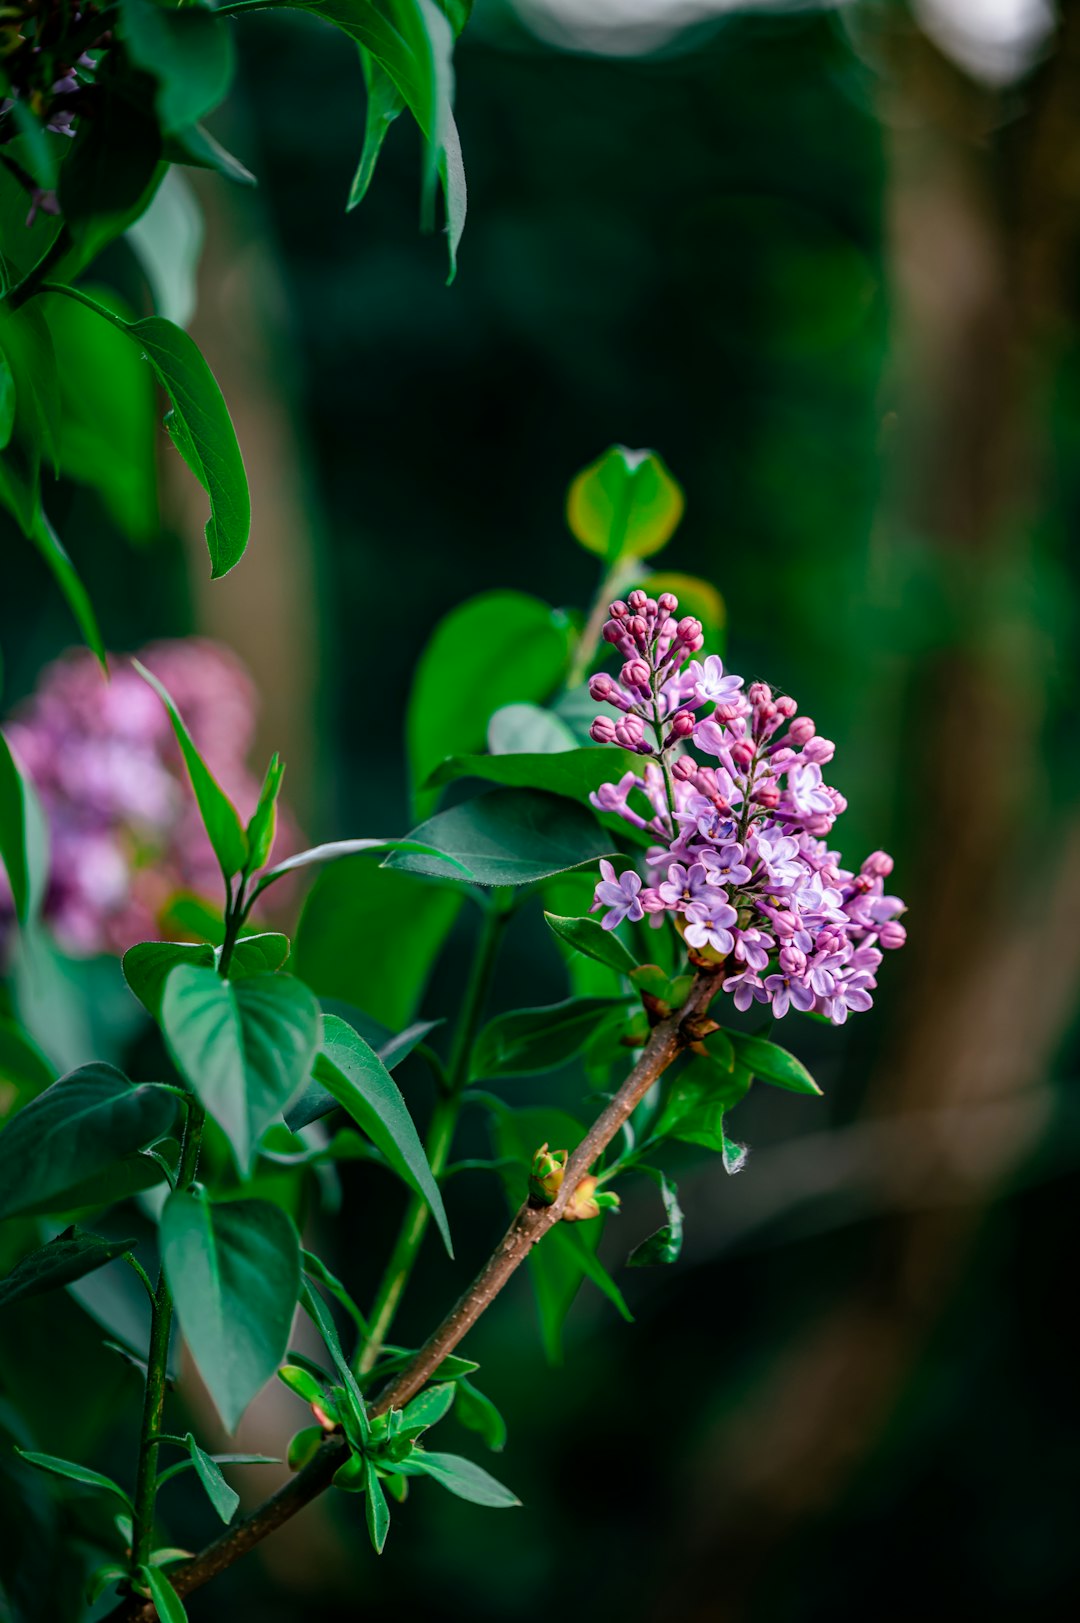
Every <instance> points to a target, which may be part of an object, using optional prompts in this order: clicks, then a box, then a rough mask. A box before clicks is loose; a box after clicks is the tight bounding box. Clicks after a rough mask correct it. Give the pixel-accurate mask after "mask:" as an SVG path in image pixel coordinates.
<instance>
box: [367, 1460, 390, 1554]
mask: <svg viewBox="0 0 1080 1623" xmlns="http://www.w3.org/2000/svg"><path fill="white" fill-rule="evenodd" d="M364 1488H365V1491H366V1494H367V1497H366V1499H365V1501H364V1511H365V1514H366V1516H367V1528H368V1536H369V1538H370V1539H371V1543H372V1547H373V1548H374V1550H375V1554H376V1555H382V1553H383V1545H384V1544H385V1543H386V1535H387V1533H388V1532H389V1531H390V1507H389V1505H388V1504H387V1503H386V1495H385V1494H384V1493H383V1490H382V1483H381V1482H380V1481H379V1473H378V1471H376V1469H375V1462H374V1460H372V1459H371V1458H370V1457H369V1456H367V1455H365V1457H364Z"/></svg>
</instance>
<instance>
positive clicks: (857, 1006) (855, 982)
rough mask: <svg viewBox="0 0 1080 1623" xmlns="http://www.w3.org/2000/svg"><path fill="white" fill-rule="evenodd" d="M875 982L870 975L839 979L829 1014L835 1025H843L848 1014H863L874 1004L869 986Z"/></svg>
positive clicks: (830, 1000) (830, 1003)
mask: <svg viewBox="0 0 1080 1623" xmlns="http://www.w3.org/2000/svg"><path fill="white" fill-rule="evenodd" d="M873 984H874V982H873V978H872V976H870V975H849V976H848V977H847V978H846V979H845V980H842V981H838V982H837V985H836V989H835V991H834V992H833V995H832V997H831V998H830V999H829V1007H828V1015H829V1019H830V1020H831V1021H832V1023H833V1025H834V1026H842V1025H843V1024H844V1021H845V1020H846V1019H847V1017H848V1014H849V1013H852V1014H862V1013H863V1012H864V1011H865V1010H867V1009H869V1008H870V1007H872V1005H873V1001H874V1000H873V998H872V997H871V996H870V993H869V991H868V990H867V988H868V987H872V986H873Z"/></svg>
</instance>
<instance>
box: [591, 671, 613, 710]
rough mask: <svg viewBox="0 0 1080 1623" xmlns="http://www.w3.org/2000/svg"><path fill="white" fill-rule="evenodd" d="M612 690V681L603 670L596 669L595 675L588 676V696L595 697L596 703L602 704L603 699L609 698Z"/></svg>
mask: <svg viewBox="0 0 1080 1623" xmlns="http://www.w3.org/2000/svg"><path fill="white" fill-rule="evenodd" d="M614 691H615V684H614V682H613V681H612V680H611V677H610V676H607V675H605V673H604V672H603V671H597V673H596V675H595V676H590V677H589V697H590V699H595V700H596V702H597V704H603V703H604V701H605V699H610V697H611V695H612V694H613V693H614Z"/></svg>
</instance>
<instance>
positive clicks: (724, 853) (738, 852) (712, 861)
mask: <svg viewBox="0 0 1080 1623" xmlns="http://www.w3.org/2000/svg"><path fill="white" fill-rule="evenodd" d="M701 860H702V862H703V863H704V864H705V866H706V867H707V868H708V870H709V879H710V880H711V882H712V883H713V884H714V885H745V884H746V882H747V880H748V879H749V878H750V869H749V868H748V867H747V866H746V863H745V862H744V861H743V848H742V846H741V845H725V846H722V847H721V848H720V850H719V851H703V852H702V853H701Z"/></svg>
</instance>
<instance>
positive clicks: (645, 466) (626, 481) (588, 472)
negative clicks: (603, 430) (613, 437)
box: [566, 445, 685, 564]
mask: <svg viewBox="0 0 1080 1623" xmlns="http://www.w3.org/2000/svg"><path fill="white" fill-rule="evenodd" d="M684 505H685V504H684V501H683V493H682V491H681V490H680V489H679V486H678V485H677V484H676V483H675V480H674V479H673V478H672V477H671V474H670V473H669V472H668V470H667V468H666V467H665V466H664V463H663V461H662V459H661V458H660V457H658V456H657V454H656V452H655V451H629V450H627V448H626V446H625V445H613V446H611V447H610V448H609V449H608V450H607V451H605V452H604V454H603V456H601V457H598V458H597V460H596V461H595V462H593V463H591V464H590V466H589V467H587V468H585V469H583V470H582V472H581V473H579V474H578V476H577V478H576V479H575V480H574V482H573V484H572V485H571V486H570V490H569V493H568V495H567V499H566V520H567V523H568V524H569V526H570V529H571V530H572V531H573V533H574V535H575V536H576V537H577V539H578V540H579V541H580V542H581V544H582V546H583V547H587V548H588V550H589V551H590V552H598V553H600V555H601V556H602V557H603V558H605V559H606V560H607V562H608V563H609V564H613V563H616V562H618V560H619V559H620V558H647V557H649V556H650V554H652V553H654V552H659V551H660V549H661V547H664V546H666V545H667V543H668V541H669V540H670V539H671V536H672V534H673V533H674V531H675V528H676V526H677V524H678V522H679V520H680V519H681V518H682V514H683V507H684Z"/></svg>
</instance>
